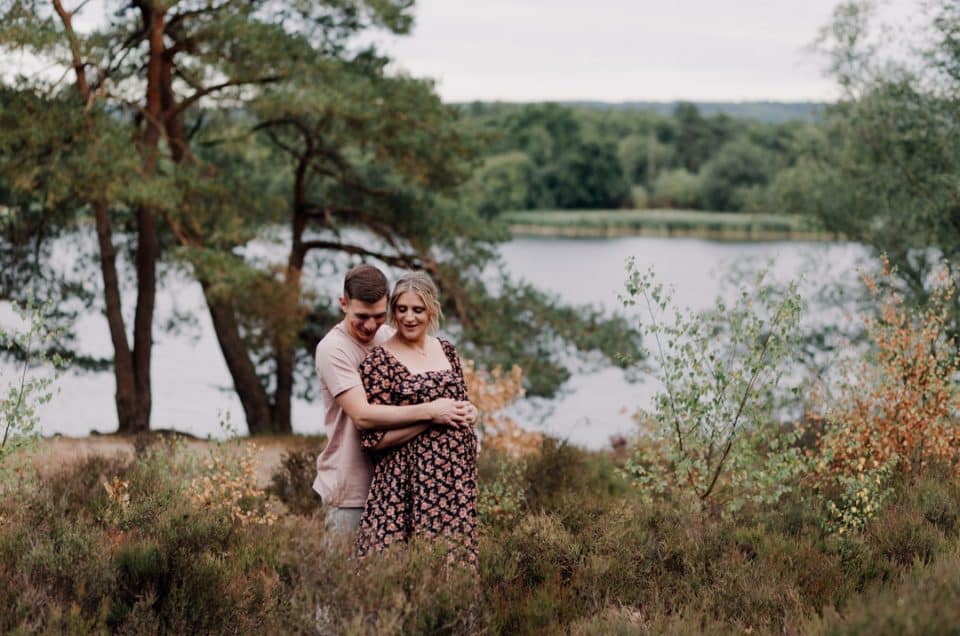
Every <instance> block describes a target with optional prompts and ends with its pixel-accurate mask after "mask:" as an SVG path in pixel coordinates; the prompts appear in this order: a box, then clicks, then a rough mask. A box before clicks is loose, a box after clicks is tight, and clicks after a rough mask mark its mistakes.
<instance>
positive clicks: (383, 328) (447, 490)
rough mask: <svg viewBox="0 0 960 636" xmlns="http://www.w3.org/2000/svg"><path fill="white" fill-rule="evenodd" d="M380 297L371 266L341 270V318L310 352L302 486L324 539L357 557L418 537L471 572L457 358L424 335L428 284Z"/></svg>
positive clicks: (469, 479)
mask: <svg viewBox="0 0 960 636" xmlns="http://www.w3.org/2000/svg"><path fill="white" fill-rule="evenodd" d="M388 291H389V290H388V284H387V279H386V277H385V276H384V274H383V272H381V271H380V270H379V269H377V268H376V267H373V266H371V265H360V266H357V267H354V268H353V269H351V270H350V271H349V272H347V275H346V278H345V280H344V285H343V296H341V298H340V307H341V309H342V310H343V315H344V318H343V321H342V322H340V323H339V324H337V325H336V326H335V327H334V328H333V329H331V330H330V332H329V333H327V335H326V336H324V338H323V340H321V341H320V344H319V345H317V351H316V366H317V375H318V376H319V380H320V391H321V394H322V397H323V402H324V408H325V419H324V425H325V428H326V432H327V446H326V448H324V450H323V452H322V453H321V454H320V456H319V457H318V458H317V477H316V480H315V481H314V485H313V487H314V490H316V491H317V492H318V493H319V494H320V497H321V498H322V500H323V504H324V507H325V508H326V513H327V517H326V527H327V531H328V532H329V533H331V535H334V536H341V537H349V536H351V535H354V534H355V541H356V548H357V554H358V556H359V557H361V558H363V557H365V556H367V555H369V554H370V553H372V552H376V551H379V550H383V549H385V548H387V547H388V546H390V545H392V544H396V543H403V542H407V541H409V540H411V539H413V538H415V537H425V538H429V539H433V540H439V541H444V542H445V544H446V546H447V548H448V556H449V558H450V559H456V560H457V561H461V562H465V563H468V564H471V565H474V566H475V565H476V562H477V438H476V435H475V432H474V430H473V423H474V421H475V420H476V415H477V412H476V409H475V408H474V407H473V405H472V404H470V402H469V401H468V400H467V390H466V384H465V382H464V378H463V370H462V368H461V365H460V358H459V356H458V355H457V352H456V350H455V349H454V348H453V345H452V344H450V343H449V342H447V341H446V340H441V339H438V338H436V337H434V336H433V335H432V334H433V333H434V332H436V330H437V327H438V325H439V320H440V315H441V312H440V302H439V299H438V297H437V296H438V295H437V288H436V285H435V284H434V283H433V281H432V280H431V278H430V277H429V276H428V275H426V274H425V273H422V272H412V273H408V274H406V275H404V276H403V277H402V278H401V279H400V280H399V281H397V284H396V285H395V286H394V289H393V292H392V293H390V294H389V297H388ZM385 323H386V324H385Z"/></svg>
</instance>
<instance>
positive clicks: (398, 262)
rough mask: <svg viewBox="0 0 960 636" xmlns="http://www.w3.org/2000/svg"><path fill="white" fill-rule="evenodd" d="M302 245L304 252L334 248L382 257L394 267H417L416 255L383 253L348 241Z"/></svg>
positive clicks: (349, 252)
mask: <svg viewBox="0 0 960 636" xmlns="http://www.w3.org/2000/svg"><path fill="white" fill-rule="evenodd" d="M302 247H303V250H304V252H307V251H309V250H312V249H319V250H334V251H339V252H346V253H347V254H356V255H358V256H371V257H373V258H378V259H380V260H381V261H383V262H384V263H386V264H388V265H393V266H394V267H416V256H413V255H408V254H401V255H395V254H394V255H391V254H383V253H381V252H374V251H373V250H368V249H367V248H365V247H360V246H359V245H350V244H348V243H339V242H337V241H305V242H304V243H303V245H302Z"/></svg>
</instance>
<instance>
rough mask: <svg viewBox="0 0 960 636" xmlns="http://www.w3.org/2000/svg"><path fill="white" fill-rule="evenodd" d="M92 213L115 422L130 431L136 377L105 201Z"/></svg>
mask: <svg viewBox="0 0 960 636" xmlns="http://www.w3.org/2000/svg"><path fill="white" fill-rule="evenodd" d="M93 211H94V219H95V222H96V227H97V242H98V244H99V247H100V272H101V275H102V276H103V291H104V298H105V300H106V313H107V324H108V326H109V327H110V340H111V342H112V343H113V374H114V378H115V379H116V383H117V391H116V394H115V395H114V399H115V401H116V404H117V420H118V421H119V423H120V426H119V429H120V431H121V432H123V431H132V430H136V427H137V394H136V378H135V376H134V372H133V353H132V352H131V351H130V345H129V343H128V342H127V331H126V326H125V325H124V322H123V311H122V306H121V303H120V282H119V277H118V276H117V254H116V250H115V249H114V247H113V232H112V231H111V229H110V218H109V216H108V211H107V204H106V202H104V201H95V202H94V203H93Z"/></svg>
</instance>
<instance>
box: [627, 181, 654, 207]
mask: <svg viewBox="0 0 960 636" xmlns="http://www.w3.org/2000/svg"><path fill="white" fill-rule="evenodd" d="M630 201H631V203H633V209H635V210H645V209H646V208H647V207H649V205H650V194H649V193H648V192H647V189H646V188H645V187H643V186H642V185H635V186H632V187H631V188H630Z"/></svg>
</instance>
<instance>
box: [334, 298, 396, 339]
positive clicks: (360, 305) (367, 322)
mask: <svg viewBox="0 0 960 636" xmlns="http://www.w3.org/2000/svg"><path fill="white" fill-rule="evenodd" d="M340 308H341V309H342V310H343V317H344V320H345V321H346V324H347V331H349V332H350V335H351V336H353V337H354V338H356V339H357V340H358V341H359V342H362V343H363V344H370V343H371V342H373V337H374V336H376V335H377V329H379V328H380V327H381V326H382V325H383V323H384V322H385V321H386V319H387V297H386V296H384V297H383V298H381V299H380V300H378V301H377V302H375V303H365V302H363V301H362V300H357V299H356V298H346V297H344V296H341V297H340Z"/></svg>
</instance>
